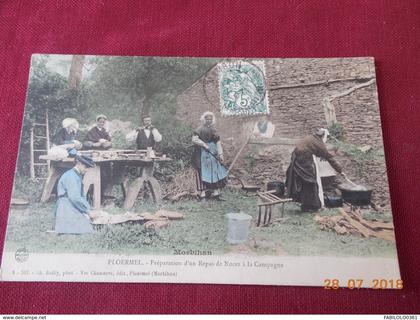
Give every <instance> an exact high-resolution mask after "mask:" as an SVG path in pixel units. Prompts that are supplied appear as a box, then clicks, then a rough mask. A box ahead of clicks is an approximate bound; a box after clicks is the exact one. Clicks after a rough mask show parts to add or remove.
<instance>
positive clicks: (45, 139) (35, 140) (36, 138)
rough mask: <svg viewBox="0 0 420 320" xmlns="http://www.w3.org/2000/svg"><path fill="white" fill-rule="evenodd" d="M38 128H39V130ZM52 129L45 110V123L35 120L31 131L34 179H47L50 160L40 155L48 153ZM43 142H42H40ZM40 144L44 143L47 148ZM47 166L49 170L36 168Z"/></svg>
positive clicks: (31, 172)
mask: <svg viewBox="0 0 420 320" xmlns="http://www.w3.org/2000/svg"><path fill="white" fill-rule="evenodd" d="M37 128H38V130H37ZM49 131H50V129H49V123H48V111H45V123H41V121H35V122H34V124H33V125H32V127H31V132H30V176H31V179H34V180H45V179H46V176H42V174H41V172H44V173H45V174H46V173H47V171H48V170H49V168H50V162H49V161H45V160H44V161H43V160H41V159H39V156H41V155H46V154H47V153H48V150H49V149H50V132H49ZM39 142H41V143H39ZM39 145H44V146H45V149H44V148H42V147H40V146H39ZM42 167H46V168H47V170H35V169H36V168H42Z"/></svg>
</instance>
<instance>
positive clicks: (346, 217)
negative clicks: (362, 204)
mask: <svg viewBox="0 0 420 320" xmlns="http://www.w3.org/2000/svg"><path fill="white" fill-rule="evenodd" d="M338 212H339V213H340V214H339V215H336V216H323V217H321V216H319V215H316V216H315V217H314V219H315V221H316V222H317V223H318V224H319V227H320V229H321V230H334V231H335V232H337V233H338V234H341V235H344V234H353V235H359V236H362V237H365V238H381V239H385V240H389V241H395V234H394V225H393V223H392V221H389V222H385V221H383V220H367V219H365V218H363V216H362V213H361V211H360V210H359V209H351V208H350V207H347V208H339V209H338Z"/></svg>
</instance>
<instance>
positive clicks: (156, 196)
mask: <svg viewBox="0 0 420 320" xmlns="http://www.w3.org/2000/svg"><path fill="white" fill-rule="evenodd" d="M149 186H150V192H151V193H152V197H153V200H154V201H155V203H156V204H157V205H159V206H160V205H161V204H162V190H161V188H160V185H159V182H158V181H157V180H156V179H155V178H153V177H152V178H149Z"/></svg>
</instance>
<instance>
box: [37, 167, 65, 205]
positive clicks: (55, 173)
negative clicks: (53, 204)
mask: <svg viewBox="0 0 420 320" xmlns="http://www.w3.org/2000/svg"><path fill="white" fill-rule="evenodd" d="M60 173H61V171H60V170H59V169H58V168H57V167H56V166H54V165H52V166H51V168H50V170H49V172H48V177H47V180H46V181H45V185H44V190H43V191H42V196H41V202H47V201H48V199H49V198H50V197H51V192H52V191H53V189H54V186H55V184H56V182H57V180H58V179H59V178H60Z"/></svg>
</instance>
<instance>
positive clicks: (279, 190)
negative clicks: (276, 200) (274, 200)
mask: <svg viewBox="0 0 420 320" xmlns="http://www.w3.org/2000/svg"><path fill="white" fill-rule="evenodd" d="M284 189H285V185H284V182H282V181H270V182H268V183H267V191H271V190H275V192H274V193H273V194H274V195H275V196H277V197H283V196H284Z"/></svg>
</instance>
